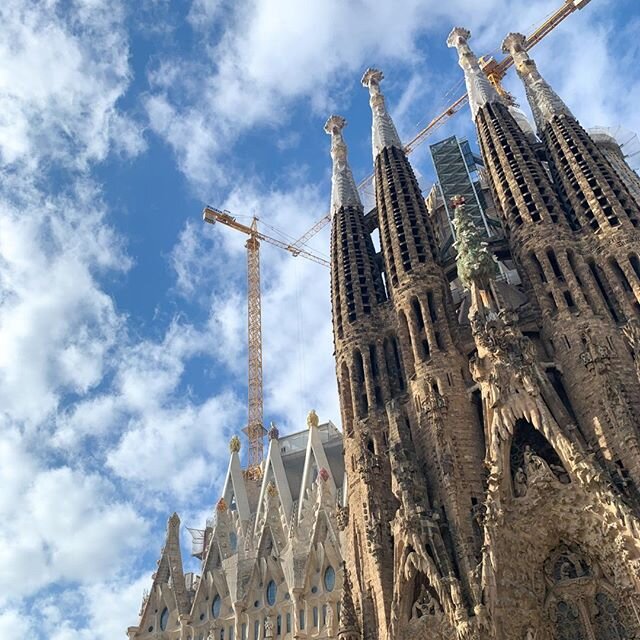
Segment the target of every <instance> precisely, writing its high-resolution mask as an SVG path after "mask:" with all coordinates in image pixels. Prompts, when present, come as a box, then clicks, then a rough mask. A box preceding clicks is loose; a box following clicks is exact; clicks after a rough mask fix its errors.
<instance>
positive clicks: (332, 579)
mask: <svg viewBox="0 0 640 640" xmlns="http://www.w3.org/2000/svg"><path fill="white" fill-rule="evenodd" d="M335 586H336V572H335V569H334V568H333V567H332V566H331V565H329V566H328V567H327V568H326V569H325V570H324V588H325V589H326V590H327V591H333V589H334V588H335Z"/></svg>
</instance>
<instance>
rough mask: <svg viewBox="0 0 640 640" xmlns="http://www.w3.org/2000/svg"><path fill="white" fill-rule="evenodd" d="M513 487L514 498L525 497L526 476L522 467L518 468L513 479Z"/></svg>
mask: <svg viewBox="0 0 640 640" xmlns="http://www.w3.org/2000/svg"><path fill="white" fill-rule="evenodd" d="M513 485H514V493H515V495H516V498H522V497H523V496H525V495H527V476H526V474H525V472H524V471H523V469H522V467H518V469H517V471H516V474H515V476H514V478H513Z"/></svg>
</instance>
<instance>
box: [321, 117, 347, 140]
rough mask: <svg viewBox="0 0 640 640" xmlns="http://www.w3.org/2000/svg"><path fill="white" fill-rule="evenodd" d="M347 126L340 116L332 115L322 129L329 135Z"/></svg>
mask: <svg viewBox="0 0 640 640" xmlns="http://www.w3.org/2000/svg"><path fill="white" fill-rule="evenodd" d="M346 126H347V121H346V119H345V118H343V117H342V116H338V115H335V114H334V115H332V116H329V118H328V119H327V121H326V123H325V125H324V130H325V131H326V132H327V133H328V134H329V135H330V136H331V135H334V134H336V133H340V132H341V131H342V130H343V129H344V128H345V127H346Z"/></svg>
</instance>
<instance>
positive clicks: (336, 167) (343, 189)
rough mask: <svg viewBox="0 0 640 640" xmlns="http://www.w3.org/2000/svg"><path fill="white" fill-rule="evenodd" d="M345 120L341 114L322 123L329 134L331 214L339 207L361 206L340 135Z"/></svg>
mask: <svg viewBox="0 0 640 640" xmlns="http://www.w3.org/2000/svg"><path fill="white" fill-rule="evenodd" d="M346 125H347V121H346V120H345V119H344V118H343V117H342V116H336V115H333V116H331V117H330V118H329V119H328V120H327V123H326V124H325V125H324V130H325V131H326V132H327V133H328V134H329V135H330V136H331V159H332V160H333V175H332V176H331V215H332V216H333V215H334V213H335V212H336V211H337V210H338V209H340V207H362V202H361V201H360V196H359V195H358V188H357V186H356V182H355V180H354V179H353V173H352V172H351V167H350V166H349V161H348V160H347V145H346V144H345V141H344V138H343V137H342V130H343V129H344V128H345V126H346Z"/></svg>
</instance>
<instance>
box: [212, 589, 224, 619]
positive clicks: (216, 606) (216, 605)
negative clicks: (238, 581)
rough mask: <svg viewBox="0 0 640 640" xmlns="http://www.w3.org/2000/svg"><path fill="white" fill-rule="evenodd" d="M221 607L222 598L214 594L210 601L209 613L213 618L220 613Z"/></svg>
mask: <svg viewBox="0 0 640 640" xmlns="http://www.w3.org/2000/svg"><path fill="white" fill-rule="evenodd" d="M221 609H222V599H221V598H220V596H219V595H217V594H216V597H215V598H214V599H213V602H212V603H211V615H213V617H214V618H217V617H218V616H219V615H220V610H221Z"/></svg>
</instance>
